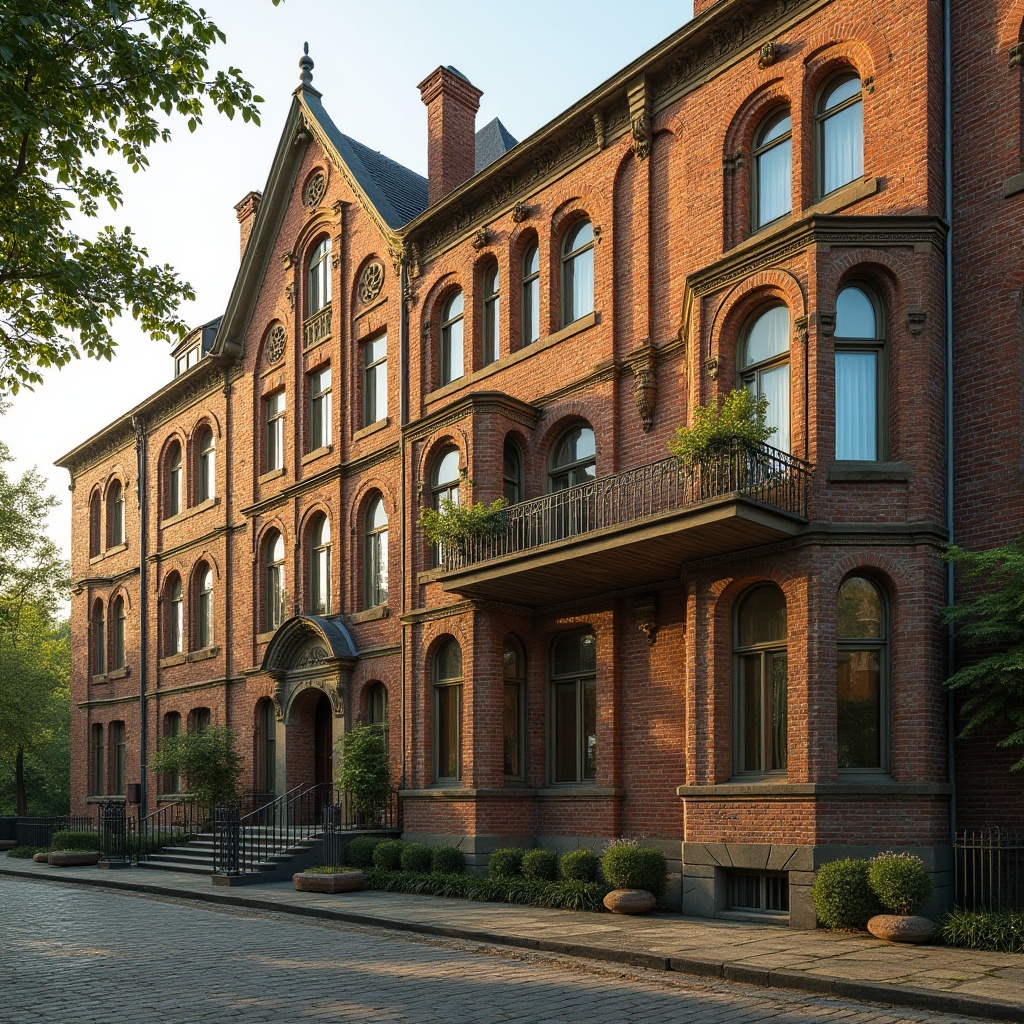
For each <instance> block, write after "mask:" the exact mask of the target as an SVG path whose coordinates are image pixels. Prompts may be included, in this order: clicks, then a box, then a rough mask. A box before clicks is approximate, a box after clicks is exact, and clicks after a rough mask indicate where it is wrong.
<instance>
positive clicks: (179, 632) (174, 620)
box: [167, 573, 185, 654]
mask: <svg viewBox="0 0 1024 1024" xmlns="http://www.w3.org/2000/svg"><path fill="white" fill-rule="evenodd" d="M184 642H185V606H184V603H183V601H182V593H181V577H180V576H179V575H178V574H177V573H173V574H172V575H171V578H170V579H169V580H168V582H167V653H168V654H180V653H181V651H182V650H183V644H184Z"/></svg>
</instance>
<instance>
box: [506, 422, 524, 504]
mask: <svg viewBox="0 0 1024 1024" xmlns="http://www.w3.org/2000/svg"><path fill="white" fill-rule="evenodd" d="M501 477H502V493H503V495H504V498H505V500H506V501H507V502H508V503H509V504H510V505H515V504H517V503H518V502H520V501H522V500H523V456H522V454H521V453H520V451H519V445H517V444H516V443H515V441H513V440H512V439H511V438H506V439H505V445H504V448H503V451H502V457H501Z"/></svg>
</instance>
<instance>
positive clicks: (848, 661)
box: [836, 576, 889, 770]
mask: <svg viewBox="0 0 1024 1024" xmlns="http://www.w3.org/2000/svg"><path fill="white" fill-rule="evenodd" d="M837 612H838V614H837V619H838V622H837V634H838V644H839V659H838V663H839V672H838V679H837V682H836V722H837V731H838V735H837V739H838V748H839V768H840V769H845V770H858V769H859V770H865V769H867V770H871V769H876V770H881V769H884V768H885V767H886V762H887V759H888V705H889V702H888V695H887V692H886V688H887V682H888V671H887V669H888V654H889V644H888V624H887V622H886V608H885V600H884V598H883V596H882V592H881V590H880V589H879V588H878V587H877V586H876V585H875V583H873V582H872V581H871V580H869V579H867V578H866V577H864V576H850V577H848V578H847V579H845V580H844V581H843V583H842V586H840V588H839V600H838V603H837Z"/></svg>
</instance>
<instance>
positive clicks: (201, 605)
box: [196, 565, 213, 650]
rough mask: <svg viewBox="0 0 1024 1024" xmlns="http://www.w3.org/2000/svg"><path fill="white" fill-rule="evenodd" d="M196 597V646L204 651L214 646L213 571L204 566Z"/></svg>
mask: <svg viewBox="0 0 1024 1024" xmlns="http://www.w3.org/2000/svg"><path fill="white" fill-rule="evenodd" d="M197 582H198V594H197V595H196V598H197V601H196V611H197V616H196V618H197V621H196V646H197V647H198V648H199V649H200V650H202V649H203V648H205V647H212V646H213V570H212V569H211V568H210V567H209V566H208V565H204V566H202V567H201V568H200V570H199V576H198V581H197Z"/></svg>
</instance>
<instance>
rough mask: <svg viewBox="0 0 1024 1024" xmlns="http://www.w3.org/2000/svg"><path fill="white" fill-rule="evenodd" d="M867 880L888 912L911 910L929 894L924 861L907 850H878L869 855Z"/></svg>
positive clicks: (919, 904)
mask: <svg viewBox="0 0 1024 1024" xmlns="http://www.w3.org/2000/svg"><path fill="white" fill-rule="evenodd" d="M868 884H869V885H870V886H871V891H872V892H873V893H874V894H875V896H877V897H878V902H879V903H881V904H882V906H883V907H885V909H886V910H888V911H889V912H890V913H892V914H913V913H915V912H916V911H917V910H918V908H920V906H921V905H922V904H923V903H926V902H927V901H928V897H929V896H931V894H932V888H933V886H932V879H931V876H930V875H929V874H928V872H927V871H925V869H924V861H922V860H921V858H920V857H915V856H914V855H913V854H911V853H880V854H879V855H878V856H877V857H873V858H872V859H871V864H870V867H869V868H868Z"/></svg>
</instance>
